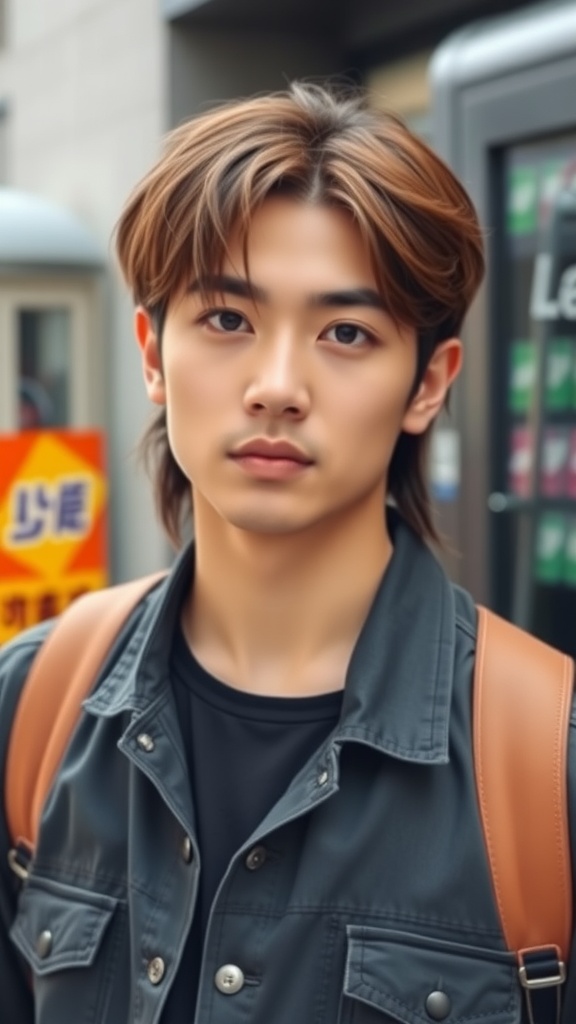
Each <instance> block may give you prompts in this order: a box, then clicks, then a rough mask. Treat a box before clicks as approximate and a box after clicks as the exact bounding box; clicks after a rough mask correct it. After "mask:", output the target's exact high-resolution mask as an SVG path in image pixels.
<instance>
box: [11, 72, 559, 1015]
mask: <svg viewBox="0 0 576 1024" xmlns="http://www.w3.org/2000/svg"><path fill="white" fill-rule="evenodd" d="M117 246H118V253H119V258H120V263H121V266H122V269H123V272H124V275H125V277H126V279H127V281H128V283H129V285H130V288H131V290H132V293H133V296H134V300H135V304H136V307H137V308H136V335H137V340H138V344H139V346H140V351H141V355H142V363H143V371H144V379H145V383H146V388H147V391H148V395H149V397H150V399H151V401H152V402H153V403H154V404H155V405H156V406H158V414H157V418H156V420H155V421H154V422H153V424H152V426H151V428H150V431H149V433H148V435H147V438H146V446H147V453H148V455H149V456H150V458H152V459H153V460H154V462H153V465H154V472H155V488H156V498H157V500H158V504H159V508H160V513H161V516H162V519H163V521H164V523H165V525H166V527H167V529H168V531H169V533H170V535H171V536H172V537H173V538H174V539H175V540H176V541H178V539H179V536H180V530H181V528H183V527H185V526H187V525H188V524H189V521H190V517H191V514H192V508H193V520H194V542H193V544H192V545H191V546H188V547H186V548H185V549H184V550H183V552H182V554H181V555H180V557H179V559H178V560H177V562H176V565H175V567H174V569H173V571H172V572H171V574H170V575H169V576H168V578H167V579H166V580H165V582H163V583H162V584H160V585H159V586H158V587H157V588H156V590H154V592H153V593H152V594H151V595H150V596H149V597H148V598H146V599H145V600H144V601H143V602H141V604H140V606H139V607H138V609H137V611H136V612H135V614H134V615H133V616H132V617H131V619H130V621H129V622H128V625H127V626H126V627H125V628H124V630H123V631H122V633H121V635H120V636H119V638H118V640H117V642H116V644H115V646H114V648H113V650H112V652H111V654H110V656H109V657H108V659H107V662H106V665H105V666H104V668H103V670H102V672H101V674H100V676H99V678H98V680H97V681H96V683H95V687H94V690H93V693H92V695H91V696H90V698H89V699H88V701H87V703H86V704H85V707H84V710H83V713H82V716H81V719H80V722H79V724H78V727H77V729H76V731H75V733H74V736H73V738H72V741H71V744H70V746H69V748H68V750H67V753H66V755H65V758H64V762H63V764H62V766H61V768H60V771H59V773H58V776H57V779H56V782H55V785H54V787H53V790H52V793H51V795H50V797H49V800H48V802H47V804H46V807H45V812H44V818H43V825H42V832H41V837H40V841H39V845H38V848H37V851H36V856H35V859H34V862H33V865H32V868H31V871H30V875H29V878H28V880H27V882H26V884H25V886H24V887H23V888H22V890H21V892H20V893H18V887H17V885H16V882H15V881H14V883H13V882H12V880H11V877H10V873H9V871H8V868H7V867H6V857H5V855H3V856H2V865H1V866H0V872H1V876H0V877H1V888H0V893H1V897H0V898H1V911H2V922H3V923H2V928H3V931H2V936H1V945H0V956H1V957H2V961H1V964H0V977H1V978H2V984H1V986H0V1003H1V1007H2V1014H1V1019H2V1022H3V1024H32V1021H34V1022H36V1024H65V1022H70V1024H97V1022H98V1024H157V1022H161V1024H235V1022H238V1024H241V1022H248V1021H249V1022H251V1024H295V1022H302V1024H380V1022H382V1024H384V1022H386V1021H392V1020H394V1021H401V1022H404V1024H416V1022H418V1024H420V1022H426V1021H430V1020H432V1021H435V1020H438V1021H439V1020H446V1021H450V1022H456V1021H462V1022H464V1021H467V1022H468V1021H476V1020H477V1021H491V1022H492V1024H512V1022H517V1021H520V1020H521V1019H522V1020H524V1019H526V1017H525V1008H523V1003H522V1000H521V990H520V986H519V985H518V982H517V970H516V965H515V960H514V956H513V954H511V953H509V952H507V951H506V947H505V944H504V940H503V934H502V928H501V925H500V921H499V917H498V912H497V908H496V904H495V899H494V895H493V887H492V880H491V875H490V869H489V865H488V860H487V855H486V851H485V847H484V841H483V837H482V826H481V822H480V818H479V812H478V806H477V798H476V784H475V777H474V766H473V757H472V749H471V708H470V696H471V680H472V671H473V665H474V655H475V627H476V615H475V610H474V606H473V602H472V600H471V598H470V597H469V596H468V595H466V594H465V593H463V592H462V591H460V590H459V589H456V588H454V587H453V586H451V584H450V583H449V581H448V580H447V579H446V577H445V575H444V573H443V571H442V569H441V568H440V566H439V564H438V562H437V561H436V559H435V557H434V555H433V554H432V553H431V551H430V550H429V548H428V546H427V543H426V542H427V541H429V540H434V539H435V532H434V526H433V523H432V519H431V515H430V510H429V505H428V499H427V495H426V486H425V452H426V439H427V436H428V433H429V430H430V427H431V425H432V423H433V421H434V418H435V417H436V415H437V414H438V412H439V411H440V409H441V408H442V406H443V404H444V402H445V399H446V395H447V393H448V390H449V388H450V385H451V384H452V382H453V380H454V379H455V377H456V376H457V374H458V371H459V369H460V363H461V358H462V353H461V343H460V341H459V340H458V334H459V331H460V328H461V324H462V320H463V317H464V315H465V313H466V310H467V308H468V306H469V304H470V302H471V300H472V298H473V296H474V294H475V292H476V289H477V287H478V285H479V282H480V280H481V276H482V271H483V258H482V243H481V232H480V229H479V226H478V223H477V219H476V216H475V214H474V211H473V208H472V205H471V203H470V201H469V199H468V197H467V196H466V194H465V192H464V190H463V189H462V187H461V186H460V185H459V184H458V182H457V181H456V180H455V179H454V177H453V175H452V174H451V172H450V171H449V170H448V169H447V168H446V167H445V166H444V164H443V163H442V162H441V161H440V160H439V159H438V158H437V157H436V156H435V155H434V154H433V153H432V152H431V151H430V150H429V149H427V147H426V146H425V145H423V143H421V142H420V141H419V140H418V139H417V138H415V137H413V136H412V135H411V134H410V133H409V132H408V131H407V130H406V128H405V127H403V126H402V124H400V123H399V122H398V121H396V120H395V119H394V118H393V117H390V116H387V115H384V114H382V113H379V112H376V111H372V110H370V109H368V108H367V107H366V105H365V104H364V102H363V101H362V100H361V99H357V98H344V99H339V98H337V97H335V96H333V95H331V94H330V93H328V92H326V91H324V90H322V89H321V88H319V87H312V86H303V85H295V86H293V87H292V88H291V89H290V90H288V91H287V92H286V93H283V94H278V95H270V96H264V97H261V98H258V99H254V100H249V101H244V102H240V103H235V104H231V105H228V106H225V107H223V108H220V109H218V110H215V111H213V112H210V113H207V114H204V115H203V116H201V117H199V118H197V119H195V120H193V121H192V122H190V123H188V124H185V125H183V126H182V127H181V128H179V129H177V130H176V131H175V132H174V133H173V135H172V136H171V138H170V140H169V144H168V147H167V149H166V151H165V153H164V155H163V156H162V158H161V159H160V161H159V162H158V164H157V165H156V167H154V168H153V170H152V171H151V172H150V174H149V175H148V176H147V177H146V178H145V179H144V180H143V182H142V183H141V184H140V185H139V186H138V187H137V189H136V191H135V192H134V194H133V196H132V197H131V198H130V200H129V202H128V205H127V207H126V209H125V211H124V213H123V215H122V218H121V220H120V223H119V226H118V233H117ZM49 629H50V626H44V627H42V628H40V629H36V630H33V631H31V632H29V633H27V634H24V635H23V636H22V637H21V638H20V639H18V640H17V641H16V642H14V643H13V644H11V645H9V646H8V647H7V648H5V650H4V651H3V652H2V655H1V656H0V682H1V695H0V732H1V733H2V735H1V736H0V743H1V749H2V751H5V748H6V742H7V734H8V732H9V728H10V722H11V719H12V715H13V709H14V707H15V705H16V702H17V699H18V694H19V692H20V690H21V687H22V685H23V682H24V680H25V678H26V675H27V672H28V670H29V668H30V665H31V663H32V660H33V658H34V655H35V653H36V652H37V650H38V648H39V645H40V644H41V642H42V640H43V639H44V637H45V636H46V635H47V632H48V631H49ZM571 770H572V771H573V770H574V757H573V754H572V755H571ZM0 845H1V846H2V848H3V849H4V851H6V850H7V848H8V839H7V836H6V826H5V823H2V825H1V834H0ZM9 933H10V934H9ZM575 974H576V972H569V979H568V982H567V984H566V985H565V986H564V988H565V993H564V1002H563V1006H564V1010H563V1016H562V1021H563V1022H565V1024H568V1021H569V1020H570V1021H571V1020H572V1019H573V1018H574V1015H575V1014H576V994H575V992H574V977H575Z"/></svg>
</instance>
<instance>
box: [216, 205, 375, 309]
mask: <svg viewBox="0 0 576 1024" xmlns="http://www.w3.org/2000/svg"><path fill="white" fill-rule="evenodd" d="M221 269H222V270H223V272H224V273H232V274H236V275H240V276H243V277H244V276H249V277H250V280H251V281H253V283H254V284H255V285H256V284H258V285H260V284H261V285H263V286H264V285H265V284H266V282H269V283H270V286H272V285H274V284H276V285H282V286H283V288H287V287H289V286H290V285H294V286H298V287H306V288H307V289H308V290H310V288H312V287H314V288H321V289H326V288H328V287H330V288H338V287H360V286H363V287H371V288H374V287H375V285H376V279H375V274H374V269H373V263H372V256H371V253H370V250H369V247H368V245H367V243H366V242H365V240H364V238H363V236H362V234H361V232H360V229H359V228H358V226H357V224H356V223H355V222H354V219H353V217H352V215H351V214H350V213H348V212H347V211H346V210H344V209H342V208H340V207H337V206H333V205H332V206H330V205H327V204H319V203H309V202H303V201H299V200H297V199H292V198H286V197H275V198H270V199H267V200H266V201H265V202H264V203H263V204H262V205H261V206H260V207H259V208H258V209H257V210H256V211H255V212H254V214H253V216H252V217H251V219H250V221H249V223H248V225H247V227H246V228H244V229H243V228H242V227H241V226H238V227H237V228H236V229H235V230H234V231H233V232H232V234H231V237H230V240H229V243H228V246H227V251H226V253H225V255H224V260H223V263H222V267H221Z"/></svg>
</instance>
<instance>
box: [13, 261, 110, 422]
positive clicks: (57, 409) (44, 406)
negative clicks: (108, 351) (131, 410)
mask: <svg viewBox="0 0 576 1024" xmlns="http://www.w3.org/2000/svg"><path fill="white" fill-rule="evenodd" d="M98 320H99V317H98V305H97V303H96V301H95V297H94V295H93V294H92V291H91V289H89V288H84V287H82V285H80V284H78V283H77V282H71V283H70V285H69V286H68V285H65V284H62V283H47V284H45V285H43V284H41V283H39V284H33V283H31V284H29V285H25V284H21V285H18V284H17V283H14V282H11V281H9V280H7V281H6V282H5V283H2V284H0V337H1V338H2V346H1V348H0V432H1V431H6V432H10V431H14V430H16V431H22V430H38V429H43V428H58V427H82V426H94V425H98V424H102V423H104V422H105V413H104V389H103V365H102V364H103V358H102V355H103V353H102V351H101V345H98V344H97V343H96V338H97V326H96V325H97V323H98Z"/></svg>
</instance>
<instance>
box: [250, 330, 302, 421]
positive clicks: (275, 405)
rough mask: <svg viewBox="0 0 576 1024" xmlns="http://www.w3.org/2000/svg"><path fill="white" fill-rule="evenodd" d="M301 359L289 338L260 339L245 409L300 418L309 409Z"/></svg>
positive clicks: (256, 412)
mask: <svg viewBox="0 0 576 1024" xmlns="http://www.w3.org/2000/svg"><path fill="white" fill-rule="evenodd" d="M304 362H305V360H304V357H303V354H302V353H300V354H299V353H298V352H297V345H296V344H295V342H294V340H293V339H292V337H290V336H283V337H278V338H276V339H275V340H273V341H263V343H262V345H260V346H258V349H257V350H256V352H255V361H254V366H253V370H252V374H251V379H250V383H249V385H248V386H247V388H246V392H245V396H244V403H245V407H246V410H247V411H248V412H249V413H250V414H251V415H252V416H257V415H260V414H262V413H266V414H268V415H269V416H273V417H288V418H289V419H294V420H298V419H303V418H304V417H305V416H306V415H307V414H308V411H309V409H310V391H309V387H308V385H307V383H306V380H305V367H304Z"/></svg>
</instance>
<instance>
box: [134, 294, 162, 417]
mask: <svg viewBox="0 0 576 1024" xmlns="http://www.w3.org/2000/svg"><path fill="white" fill-rule="evenodd" d="M134 333H135V335H136V340H137V342H138V345H139V346H140V352H141V355H142V370H143V373H144V382H145V384H146V391H147V392H148V398H149V399H150V401H151V402H154V403H155V404H156V405H164V404H165V402H166V388H165V386H164V376H163V374H162V358H161V355H160V342H159V339H158V336H157V333H156V328H155V327H154V325H153V323H152V320H151V318H150V314H149V313H148V312H147V311H146V310H145V309H144V307H143V306H138V307H137V308H136V311H135V313H134Z"/></svg>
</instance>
